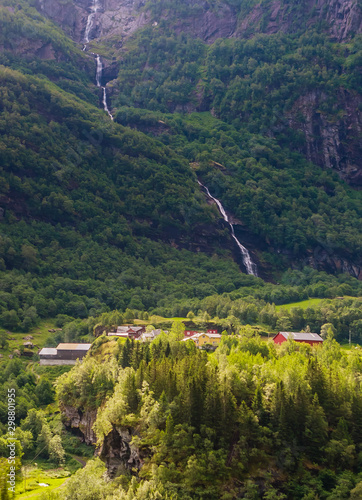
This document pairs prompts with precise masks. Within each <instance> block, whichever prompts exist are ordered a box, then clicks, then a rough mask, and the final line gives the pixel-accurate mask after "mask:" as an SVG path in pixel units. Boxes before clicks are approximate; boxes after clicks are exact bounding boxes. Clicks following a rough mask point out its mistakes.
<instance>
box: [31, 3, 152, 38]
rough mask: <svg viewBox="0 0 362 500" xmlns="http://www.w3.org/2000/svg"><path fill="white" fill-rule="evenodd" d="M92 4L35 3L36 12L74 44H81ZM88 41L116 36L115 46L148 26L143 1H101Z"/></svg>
mask: <svg viewBox="0 0 362 500" xmlns="http://www.w3.org/2000/svg"><path fill="white" fill-rule="evenodd" d="M91 4H92V1H91V0H88V1H87V0H75V1H74V2H73V1H72V0H68V1H66V2H64V3H63V2H58V1H57V0H37V4H36V8H37V10H38V11H39V12H41V13H42V14H43V15H45V16H46V17H48V18H50V19H52V20H53V21H54V22H56V23H57V24H59V25H60V26H61V27H62V28H63V30H64V31H65V32H66V33H67V34H68V35H70V36H71V37H72V38H73V40H75V41H76V42H80V43H81V42H83V40H84V32H85V28H86V25H87V19H88V15H89V12H90V7H91ZM99 4H100V7H99V9H98V10H97V12H96V14H95V16H94V21H93V27H92V30H91V33H90V40H92V39H94V38H104V37H108V36H113V35H117V37H118V44H120V45H121V43H122V39H123V38H124V37H125V36H129V35H131V34H132V33H134V32H135V31H136V30H137V29H139V28H141V27H142V26H144V25H145V24H147V22H148V17H147V15H146V14H145V13H144V12H141V9H142V7H143V6H144V4H145V1H144V0H100V2H99Z"/></svg>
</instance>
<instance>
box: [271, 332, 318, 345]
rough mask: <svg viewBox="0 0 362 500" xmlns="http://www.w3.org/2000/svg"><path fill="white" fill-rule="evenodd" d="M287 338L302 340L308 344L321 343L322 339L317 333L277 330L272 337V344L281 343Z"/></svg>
mask: <svg viewBox="0 0 362 500" xmlns="http://www.w3.org/2000/svg"><path fill="white" fill-rule="evenodd" d="M288 339H292V340H295V341H296V342H302V343H304V344H309V345H322V344H323V339H322V337H321V336H320V335H318V333H307V332H301V333H295V332H279V333H278V334H277V335H275V337H274V338H273V341H274V344H279V345H280V344H282V343H283V342H286V341H287V340H288Z"/></svg>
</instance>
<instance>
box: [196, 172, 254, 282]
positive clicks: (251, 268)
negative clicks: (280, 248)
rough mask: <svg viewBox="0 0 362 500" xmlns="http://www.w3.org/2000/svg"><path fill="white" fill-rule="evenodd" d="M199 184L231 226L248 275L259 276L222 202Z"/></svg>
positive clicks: (232, 234)
mask: <svg viewBox="0 0 362 500" xmlns="http://www.w3.org/2000/svg"><path fill="white" fill-rule="evenodd" d="M197 182H198V184H199V186H201V187H202V188H203V189H204V190H205V191H206V194H207V196H208V197H209V198H210V199H211V200H213V201H214V202H215V203H216V205H217V207H218V209H219V212H220V213H221V215H222V216H223V219H224V221H225V222H227V223H228V224H229V226H230V229H231V236H232V237H233V239H234V241H235V243H236V244H237V246H238V248H239V250H240V253H241V256H242V259H243V264H244V266H245V268H246V272H247V273H248V274H253V275H254V276H258V268H257V267H256V264H255V262H253V261H252V260H251V257H250V253H249V252H248V250H247V249H246V248H245V247H244V246H243V245H242V244H241V243H240V241H239V240H238V239H237V237H236V236H235V230H234V226H233V225H232V224H231V222H230V221H229V217H228V216H227V213H226V212H225V209H224V207H223V206H222V204H221V202H220V201H219V200H218V199H217V198H214V197H213V196H212V194H211V193H210V191H209V189H208V188H207V187H206V186H204V185H203V184H202V183H201V182H200V181H197Z"/></svg>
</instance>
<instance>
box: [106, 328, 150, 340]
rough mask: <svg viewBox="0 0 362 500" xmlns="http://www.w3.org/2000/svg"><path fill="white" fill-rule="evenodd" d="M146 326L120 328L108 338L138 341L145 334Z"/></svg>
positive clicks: (110, 333) (109, 334)
mask: <svg viewBox="0 0 362 500" xmlns="http://www.w3.org/2000/svg"><path fill="white" fill-rule="evenodd" d="M145 330H146V327H145V326H132V325H125V326H119V327H118V328H117V331H116V332H109V333H108V337H121V338H125V339H127V338H128V339H134V340H137V339H139V338H140V336H141V335H142V334H143V333H144V332H145Z"/></svg>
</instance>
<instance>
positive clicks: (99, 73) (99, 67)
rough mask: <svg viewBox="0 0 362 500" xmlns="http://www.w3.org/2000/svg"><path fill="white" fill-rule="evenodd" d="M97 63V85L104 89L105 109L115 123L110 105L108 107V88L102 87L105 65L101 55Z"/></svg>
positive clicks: (103, 101)
mask: <svg viewBox="0 0 362 500" xmlns="http://www.w3.org/2000/svg"><path fill="white" fill-rule="evenodd" d="M96 61H97V69H96V84H97V87H101V88H102V103H103V109H104V110H105V111H107V113H108V116H109V117H110V119H111V120H112V121H113V116H112V114H111V112H110V111H109V109H108V105H107V89H106V87H103V86H102V72H103V64H102V60H101V56H100V55H99V54H96Z"/></svg>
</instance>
